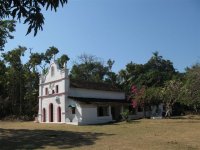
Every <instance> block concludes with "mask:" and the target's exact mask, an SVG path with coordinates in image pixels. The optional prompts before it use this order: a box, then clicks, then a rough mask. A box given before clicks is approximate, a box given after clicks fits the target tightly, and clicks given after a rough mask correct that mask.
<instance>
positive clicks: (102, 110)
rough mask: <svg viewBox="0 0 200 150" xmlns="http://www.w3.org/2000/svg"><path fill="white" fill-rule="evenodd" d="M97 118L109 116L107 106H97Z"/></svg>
mask: <svg viewBox="0 0 200 150" xmlns="http://www.w3.org/2000/svg"><path fill="white" fill-rule="evenodd" d="M97 116H98V117H102V116H109V107H108V106H98V107H97Z"/></svg>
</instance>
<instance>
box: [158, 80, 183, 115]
mask: <svg viewBox="0 0 200 150" xmlns="http://www.w3.org/2000/svg"><path fill="white" fill-rule="evenodd" d="M181 88H182V82H181V81H178V80H170V81H167V82H166V83H165V85H164V87H163V88H162V92H161V96H162V100H163V102H164V104H165V106H166V114H165V116H166V117H167V116H168V117H170V116H171V114H172V109H173V106H174V104H175V103H176V102H178V101H180V99H181V94H180V93H181Z"/></svg>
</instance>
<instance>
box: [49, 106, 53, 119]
mask: <svg viewBox="0 0 200 150" xmlns="http://www.w3.org/2000/svg"><path fill="white" fill-rule="evenodd" d="M49 122H53V104H52V103H51V104H49Z"/></svg>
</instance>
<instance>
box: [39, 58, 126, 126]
mask: <svg viewBox="0 0 200 150" xmlns="http://www.w3.org/2000/svg"><path fill="white" fill-rule="evenodd" d="M68 72H69V70H68V69H67V68H66V65H64V68H60V67H59V65H58V63H57V61H55V60H54V61H52V62H51V64H50V67H49V69H48V72H47V73H46V74H45V75H41V76H40V83H39V111H38V121H39V122H41V123H66V124H73V125H84V124H98V123H106V122H111V121H113V120H118V119H120V113H121V112H122V111H123V109H124V106H127V105H128V104H127V101H126V100H125V93H124V92H122V91H120V90H119V89H117V88H116V87H113V86H111V85H109V84H105V83H92V82H85V81H75V80H70V77H69V75H68Z"/></svg>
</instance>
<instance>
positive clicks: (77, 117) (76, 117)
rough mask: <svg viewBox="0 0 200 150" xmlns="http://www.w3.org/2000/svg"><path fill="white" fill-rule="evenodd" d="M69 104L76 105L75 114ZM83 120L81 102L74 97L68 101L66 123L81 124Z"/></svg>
mask: <svg viewBox="0 0 200 150" xmlns="http://www.w3.org/2000/svg"><path fill="white" fill-rule="evenodd" d="M69 105H73V106H75V114H72V110H71V108H70V107H69ZM81 121H82V108H81V106H80V104H79V103H77V102H76V101H74V100H72V99H68V100H67V101H66V119H65V122H66V123H70V124H77V125H78V124H79V123H80V122H81Z"/></svg>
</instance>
